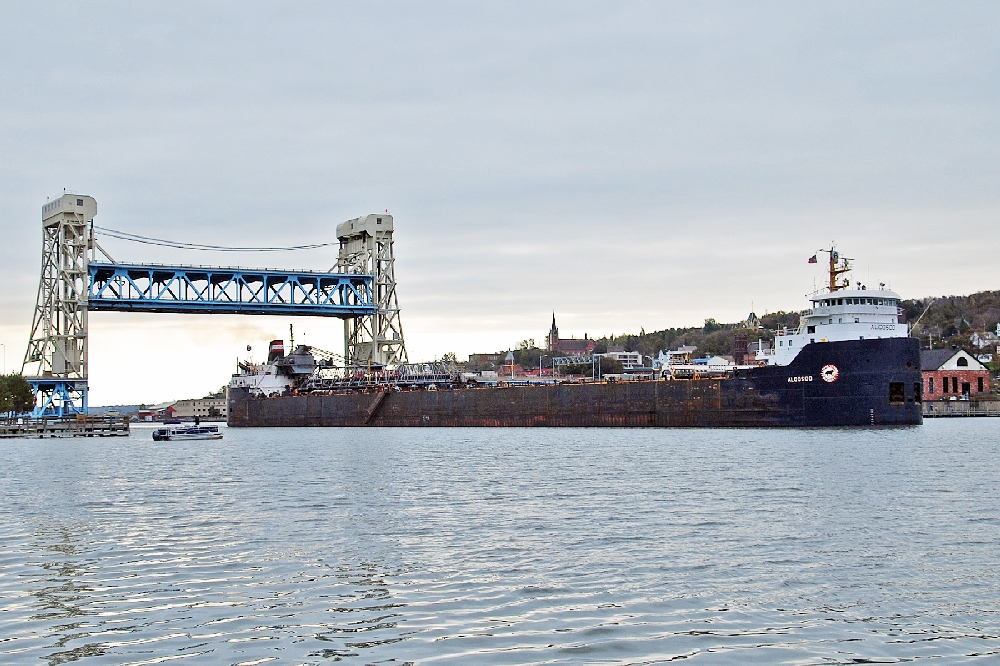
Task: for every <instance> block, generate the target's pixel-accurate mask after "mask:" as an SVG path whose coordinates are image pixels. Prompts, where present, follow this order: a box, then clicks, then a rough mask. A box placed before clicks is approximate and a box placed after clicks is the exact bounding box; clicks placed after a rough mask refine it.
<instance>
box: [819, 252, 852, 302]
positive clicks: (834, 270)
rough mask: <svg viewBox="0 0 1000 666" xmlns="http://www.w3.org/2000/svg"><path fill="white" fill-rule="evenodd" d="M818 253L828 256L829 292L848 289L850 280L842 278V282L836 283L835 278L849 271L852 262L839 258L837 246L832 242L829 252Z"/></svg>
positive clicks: (845, 258)
mask: <svg viewBox="0 0 1000 666" xmlns="http://www.w3.org/2000/svg"><path fill="white" fill-rule="evenodd" d="M820 252H826V253H827V254H828V255H830V285H829V286H830V291H831V292H832V291H837V290H838V289H846V288H848V287H850V286H851V281H850V280H848V279H847V278H844V280H843V281H841V282H838V281H837V278H838V277H839V276H841V275H843V274H844V273H847V272H848V271H850V270H851V263H850V262H852V261H854V260H853V259H850V258H848V257H842V256H840V253H839V252H837V244H836V243H834V242H832V241H831V243H830V249H829V250H820ZM813 263H814V262H813Z"/></svg>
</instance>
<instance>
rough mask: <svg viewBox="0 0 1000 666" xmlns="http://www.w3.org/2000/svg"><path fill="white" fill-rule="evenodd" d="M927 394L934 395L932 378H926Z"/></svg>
mask: <svg viewBox="0 0 1000 666" xmlns="http://www.w3.org/2000/svg"><path fill="white" fill-rule="evenodd" d="M927 393H928V394H930V395H934V378H933V377H928V378H927Z"/></svg>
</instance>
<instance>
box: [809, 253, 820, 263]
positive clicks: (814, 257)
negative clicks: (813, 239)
mask: <svg viewBox="0 0 1000 666" xmlns="http://www.w3.org/2000/svg"><path fill="white" fill-rule="evenodd" d="M809 263H810V264H818V263H819V259H817V258H816V255H815V254H814V255H813V256H811V257H809Z"/></svg>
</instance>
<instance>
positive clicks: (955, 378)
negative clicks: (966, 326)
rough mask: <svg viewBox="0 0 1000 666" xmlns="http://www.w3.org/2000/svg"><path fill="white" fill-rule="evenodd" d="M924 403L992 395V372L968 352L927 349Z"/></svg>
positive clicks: (922, 368)
mask: <svg viewBox="0 0 1000 666" xmlns="http://www.w3.org/2000/svg"><path fill="white" fill-rule="evenodd" d="M920 371H921V374H922V375H923V379H924V400H948V399H950V398H954V397H959V396H966V397H974V396H978V395H986V394H988V393H989V392H990V371H989V368H987V367H986V366H985V365H983V364H982V363H980V362H979V361H978V360H977V359H976V357H975V356H973V355H972V354H970V353H968V352H967V351H965V350H964V349H923V350H921V351H920Z"/></svg>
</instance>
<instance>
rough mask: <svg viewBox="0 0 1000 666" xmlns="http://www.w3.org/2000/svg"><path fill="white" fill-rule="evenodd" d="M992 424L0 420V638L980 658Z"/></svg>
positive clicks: (165, 647)
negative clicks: (22, 431)
mask: <svg viewBox="0 0 1000 666" xmlns="http://www.w3.org/2000/svg"><path fill="white" fill-rule="evenodd" d="M998 435H1000V420H998V419H952V420H933V421H928V423H927V424H925V425H924V426H923V427H921V428H909V429H898V430H875V431H869V430H847V431H832V432H831V431H815V430H814V431H750V430H748V431H738V430H702V431H692V430H569V429H565V430H561V429H551V430H541V429H536V430H516V429H512V430H502V429H479V430H472V429H469V430H464V429H460V430H451V429H448V430H436V429H426V430H423V429H421V430H405V429H392V430H390V429H386V430H365V429H355V430H338V429H311V430H310V429H301V430H300V429H274V430H236V429H233V430H227V431H226V438H225V439H224V440H222V441H221V442H186V443H154V442H152V441H151V439H150V431H149V430H148V429H138V428H137V429H136V430H134V431H133V433H132V436H131V437H130V438H128V439H119V440H114V439H110V440H97V439H93V440H62V441H60V440H17V441H0V499H2V504H0V663H3V664H46V663H48V664H61V663H68V662H71V661H79V662H82V663H84V664H152V663H164V662H171V661H177V662H181V663H185V662H194V663H220V664H237V663H240V664H257V663H271V662H273V663H281V664H323V663H331V662H334V661H342V662H346V663H356V664H369V663H396V664H402V663H406V662H413V663H417V664H425V663H426V664H429V663H453V664H468V663H490V664H523V663H622V664H626V663H629V664H658V663H663V662H666V661H669V660H672V659H679V658H680V659H683V658H686V659H688V660H691V661H695V662H698V663H722V664H726V663H731V664H737V663H747V662H755V663H768V662H774V663H778V662H780V663H795V664H829V663H871V662H874V663H894V662H901V661H911V660H912V661H917V660H921V661H928V660H930V661H938V662H941V663H955V662H961V661H978V660H982V661H994V660H997V659H1000V657H998V655H1000V637H998V634H1000V617H998V610H1000V578H998V568H1000V532H998V530H1000V508H998V502H1000V462H998V448H1000V447H998V444H997V442H998V440H1000V436H998Z"/></svg>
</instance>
